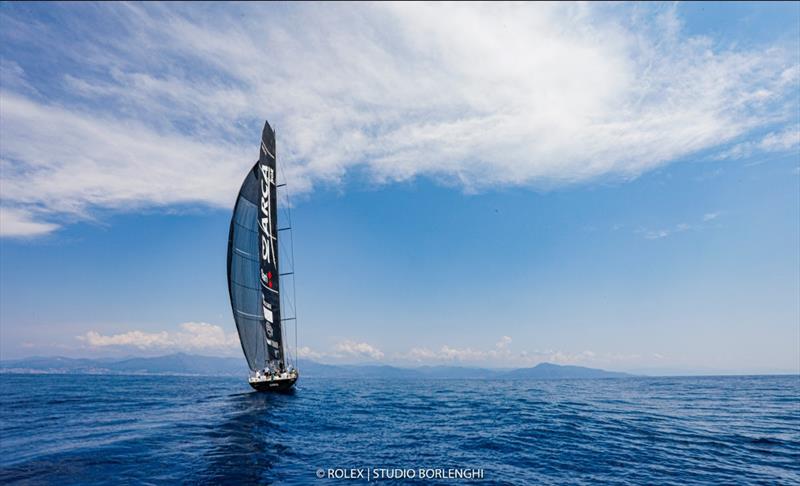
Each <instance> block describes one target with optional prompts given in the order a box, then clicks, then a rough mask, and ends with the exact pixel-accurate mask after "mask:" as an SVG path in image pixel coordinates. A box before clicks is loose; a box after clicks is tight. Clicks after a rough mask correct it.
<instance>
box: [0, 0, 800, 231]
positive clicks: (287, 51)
mask: <svg viewBox="0 0 800 486" xmlns="http://www.w3.org/2000/svg"><path fill="white" fill-rule="evenodd" d="M42 8H44V7H42ZM47 8H48V9H52V10H53V11H52V12H51V13H52V15H55V16H56V17H58V18H65V19H68V20H69V22H63V23H56V22H47V21H36V22H31V21H28V19H26V18H24V14H23V13H21V11H17V10H15V9H13V8H8V9H4V12H3V13H2V16H3V23H4V26H6V28H4V29H3V30H4V34H3V35H2V38H3V40H4V41H5V42H4V43H5V45H6V47H5V48H4V50H3V55H4V58H8V59H7V61H5V62H4V64H3V66H4V68H3V72H4V73H6V74H5V75H4V83H3V89H2V92H0V100H1V101H2V103H0V128H2V130H0V152H1V153H0V158H1V159H2V189H3V200H2V204H3V206H4V207H8V208H13V209H14V210H17V211H25V212H27V214H28V215H29V216H30V218H33V220H32V222H35V223H39V224H44V225H48V224H50V225H53V224H56V223H53V222H52V221H54V220H55V217H56V215H59V214H64V213H67V214H70V215H72V216H73V217H75V218H81V217H90V215H91V214H92V212H93V211H94V210H95V209H97V208H112V209H116V210H130V209H131V208H138V207H143V206H165V205H171V204H180V203H199V204H206V205H210V206H228V205H230V204H231V197H232V196H231V194H233V193H235V190H236V188H237V187H238V184H239V182H240V178H241V176H242V174H243V173H244V171H246V169H247V168H248V166H249V165H250V164H251V163H252V161H253V160H254V159H255V157H256V156H257V143H254V142H253V140H254V137H257V136H258V133H259V128H260V123H262V121H263V118H265V117H268V118H270V120H271V121H272V122H273V123H274V125H275V126H277V128H278V136H279V139H280V142H279V151H280V154H279V157H280V158H281V160H282V162H283V163H284V164H285V166H286V168H287V174H286V177H287V179H289V181H290V183H291V184H292V185H293V187H294V189H295V190H300V191H308V190H310V189H311V188H313V187H314V186H315V185H318V184H328V183H333V184H336V183H339V182H340V181H341V180H342V179H343V177H344V176H345V174H347V173H349V172H352V171H354V170H359V171H362V172H363V173H364V174H367V177H368V178H369V180H370V181H371V182H372V183H390V182H392V181H401V180H407V179H410V178H414V177H420V176H425V177H432V178H434V179H437V180H439V181H441V182H442V183H445V184H453V185H456V186H459V187H461V188H462V189H464V190H467V191H474V190H484V189H487V188H491V187H497V186H508V185H514V186H530V187H552V186H557V185H562V184H572V183H582V182H587V181H591V180H596V179H599V178H618V179H630V178H635V177H637V176H638V175H640V174H642V173H643V172H646V171H649V170H652V169H653V168H656V167H660V166H662V165H664V164H667V163H669V162H671V161H674V160H676V159H679V158H681V157H684V156H686V155H689V154H692V153H694V152H697V151H700V150H707V149H713V148H715V147H720V145H721V144H724V143H726V142H734V141H736V140H737V139H739V138H741V137H743V136H746V135H747V134H748V133H750V132H751V131H752V130H755V129H763V128H764V127H769V126H782V125H784V124H786V123H788V122H789V121H790V120H792V116H793V113H794V111H793V110H796V109H797V104H798V100H797V98H798V95H797V87H798V82H799V81H798V80H799V79H800V77H799V76H800V68H799V67H798V63H797V60H796V46H794V45H789V46H782V45H775V46H768V47H766V48H764V47H763V46H760V47H759V48H758V49H748V48H743V47H736V46H734V47H723V46H720V45H717V44H715V42H714V40H713V39H710V38H706V37H700V36H689V35H687V34H686V33H684V32H683V30H682V29H681V22H680V16H679V7H675V6H671V7H666V8H665V7H661V6H655V7H651V6H636V7H635V8H633V7H631V8H623V7H620V8H603V7H598V6H594V5H590V4H548V5H540V4H535V5H534V4H529V5H525V4H522V5H520V4H501V5H494V4H493V5H488V4H478V5H474V4H414V5H404V4H370V5H365V6H360V7H358V8H355V7H354V6H352V5H338V4H337V5H319V4H317V5H308V4H307V5H287V6H281V7H280V8H277V7H274V6H271V5H270V6H264V5H246V4H238V5H236V6H225V7H224V8H223V7H221V6H213V5H210V6H192V7H189V6H187V5H176V6H173V5H166V4H160V5H152V4H125V5H99V6H94V5H93V6H86V5H85V6H78V7H75V8H67V7H66V6H48V7H47ZM64 25H72V26H77V28H73V29H69V30H67V29H65V28H64ZM107 30H113V32H114V35H113V36H110V35H108V32H107ZM25 56H30V57H29V58H28V57H25ZM49 60H52V61H53V62H49ZM56 61H58V62H56ZM29 71H30V72H29ZM32 72H35V73H36V74H35V75H34V74H31V73H32ZM5 80H10V81H13V82H10V81H9V82H6V81H5ZM777 130H778V131H776V132H775V133H778V134H779V135H776V139H775V141H774V143H772V142H768V141H762V142H763V143H760V144H758V146H757V147H755V148H756V149H759V148H763V149H764V150H767V149H770V150H771V149H772V148H776V149H787V148H786V147H788V149H791V147H794V146H795V145H792V144H793V143H794V142H792V140H793V139H792V138H791V134H789V135H786V137H788V139H789V142H792V143H790V144H788V145H787V144H786V143H784V138H782V137H784V135H781V134H783V133H784V132H783V131H780V129H777ZM786 133H788V132H786ZM765 140H766V139H765ZM762 146H763V147H762ZM781 147H783V148H781Z"/></svg>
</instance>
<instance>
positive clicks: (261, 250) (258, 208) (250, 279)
mask: <svg viewBox="0 0 800 486" xmlns="http://www.w3.org/2000/svg"><path fill="white" fill-rule="evenodd" d="M276 162H277V161H276V157H275V132H274V131H273V130H272V127H270V125H269V122H266V123H265V124H264V131H263V132H262V135H261V150H260V155H259V158H258V162H256V164H255V165H254V166H253V168H252V169H251V170H250V172H249V173H248V174H247V177H246V178H245V180H244V182H243V183H242V187H241V189H240V190H239V197H238V198H237V200H236V205H235V206H234V210H233V217H232V218H231V226H230V232H229V236H228V291H229V293H230V298H231V307H232V309H233V317H234V320H235V321H236V328H237V330H238V331H239V340H240V341H241V344H242V351H244V355H245V358H246V359H247V364H248V366H249V367H250V370H251V371H253V372H256V374H257V376H258V377H259V379H260V378H261V377H262V373H263V376H264V377H268V378H270V379H271V378H273V377H276V376H279V374H281V373H283V374H285V371H286V361H285V353H284V341H283V336H282V331H283V329H282V326H281V299H280V291H281V289H280V272H279V269H278V226H277V224H278V210H277V201H278V196H277V184H276V169H277V166H276ZM265 379H266V378H265ZM295 379H296V374H295ZM293 383H294V380H291V384H293ZM291 384H289V386H291ZM251 385H253V379H251ZM253 387H254V388H257V389H258V387H256V386H255V385H253Z"/></svg>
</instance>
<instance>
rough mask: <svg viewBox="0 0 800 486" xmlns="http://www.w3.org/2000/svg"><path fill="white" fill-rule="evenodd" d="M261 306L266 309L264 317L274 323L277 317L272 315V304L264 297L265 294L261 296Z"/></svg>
mask: <svg viewBox="0 0 800 486" xmlns="http://www.w3.org/2000/svg"><path fill="white" fill-rule="evenodd" d="M261 308H262V310H263V311H264V319H266V320H267V322H268V323H270V324H272V323H273V322H274V320H275V317H274V316H273V315H272V306H271V305H270V303H269V302H267V301H266V299H264V297H263V296H262V297H261Z"/></svg>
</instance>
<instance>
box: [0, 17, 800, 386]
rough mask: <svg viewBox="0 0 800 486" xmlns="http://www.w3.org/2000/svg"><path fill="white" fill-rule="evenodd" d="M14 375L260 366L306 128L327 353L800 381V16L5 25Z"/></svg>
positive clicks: (304, 301) (310, 277)
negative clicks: (271, 259)
mask: <svg viewBox="0 0 800 486" xmlns="http://www.w3.org/2000/svg"><path fill="white" fill-rule="evenodd" d="M0 25H2V33H1V34H0V38H2V42H1V43H0V44H2V46H0V53H1V54H2V65H1V66H0V67H1V68H2V70H0V74H1V75H2V90H1V91H0V97H1V98H0V156H1V159H2V162H1V163H2V165H0V168H2V174H1V175H2V177H1V178H0V194H1V195H2V202H1V204H0V211H2V213H0V234H1V235H2V238H0V250H2V251H0V302H1V303H2V305H1V306H0V337H1V338H2V339H0V356H1V357H2V358H14V357H21V356H30V355H52V354H59V355H67V356H121V355H129V354H141V355H156V354H164V353H167V352H173V351H186V352H193V353H200V354H214V355H231V356H238V355H240V350H239V348H238V342H237V341H236V336H235V326H234V325H233V321H232V318H231V315H230V306H229V303H228V300H227V288H226V281H225V249H226V243H227V228H228V224H229V218H230V211H231V207H232V204H233V201H234V199H235V194H236V189H237V188H238V185H239V184H240V182H241V179H242V178H243V176H244V175H245V173H246V171H247V170H248V168H249V166H250V165H252V162H253V161H254V160H255V158H256V157H257V150H258V137H259V134H260V128H261V125H262V124H263V119H264V118H269V119H270V121H271V123H272V124H273V125H274V126H276V127H277V132H278V156H279V161H280V162H281V163H283V164H284V167H285V171H286V173H285V179H286V180H287V181H288V183H289V185H290V187H291V188H292V190H293V192H294V194H293V203H294V208H293V219H294V229H295V233H294V236H295V257H296V263H297V271H298V280H297V286H298V287H297V293H298V295H297V299H298V303H299V317H300V339H299V340H300V346H301V354H303V355H304V356H307V357H310V358H314V359H318V360H321V361H327V362H363V361H381V362H389V363H396V364H405V365H413V364H440V363H444V364H465V365H466V364H469V365H480V366H503V367H506V366H528V365H533V364H536V363H538V362H541V361H552V362H558V363H571V364H581V365H588V366H598V367H603V368H608V369H620V370H668V371H678V372H679V371H724V372H771V371H798V370H799V369H800V297H799V296H800V176H799V175H800V174H799V171H800V133H799V132H798V127H799V126H800V117H799V116H798V108H799V107H800V99H799V98H800V94H799V93H800V61H799V59H800V40H798V39H800V6H798V4H796V3H785V4H766V5H765V4H758V5H756V4H709V3H704V4H687V5H683V4H677V5H676V4H654V5H651V4H646V5H642V4H624V5H620V4H609V5H599V6H594V5H547V6H541V5H525V6H511V5H501V6H490V5H478V6H473V5H460V6H459V5H456V6H444V5H412V6H404V5H394V4H390V5H369V6H365V7H359V8H356V7H355V6H353V5H316V6H314V5H299V6H297V5H286V4H277V5H274V4H269V5H258V6H251V5H245V4H238V5H233V6H226V7H223V6H213V5H211V6H209V5H203V6H192V7H191V8H189V7H188V6H185V5H184V6H176V7H174V6H170V5H136V4H134V5H90V4H83V5H33V4H3V5H2V7H0Z"/></svg>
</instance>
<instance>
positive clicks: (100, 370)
mask: <svg viewBox="0 0 800 486" xmlns="http://www.w3.org/2000/svg"><path fill="white" fill-rule="evenodd" d="M298 367H299V368H300V371H301V373H302V374H303V376H305V377H312V378H395V379H419V378H441V379H453V378H505V379H537V380H557V379H570V378H572V379H594V378H624V377H630V376H633V375H629V374H627V373H619V372H614V371H605V370H599V369H595V368H585V367H582V366H561V365H556V364H551V363H541V364H539V365H537V366H534V367H532V368H519V369H514V370H491V369H486V368H467V367H460V366H421V367H417V368H401V367H396V366H389V365H372V364H365V365H329V364H322V363H317V362H315V361H308V360H300V362H299V364H298ZM0 373H64V374H146V375H205V376H246V374H247V365H246V363H245V362H244V359H242V358H218V357H211V356H197V355H190V354H183V353H178V354H170V355H167V356H158V357H153V358H121V359H111V358H101V359H87V358H82V359H75V358H63V357H34V358H24V359H16V360H3V361H0Z"/></svg>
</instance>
